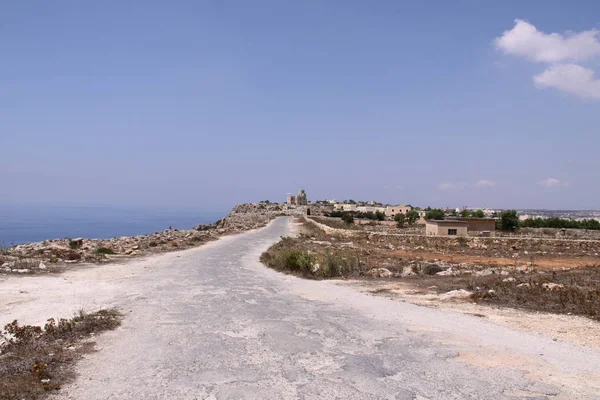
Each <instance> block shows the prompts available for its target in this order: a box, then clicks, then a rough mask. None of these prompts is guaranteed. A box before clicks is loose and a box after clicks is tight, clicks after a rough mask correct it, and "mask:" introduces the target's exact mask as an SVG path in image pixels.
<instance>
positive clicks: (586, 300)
mask: <svg viewBox="0 0 600 400" xmlns="http://www.w3.org/2000/svg"><path fill="white" fill-rule="evenodd" d="M505 279H506V278H505V277H495V278H492V279H486V280H481V281H476V282H475V283H474V285H476V286H475V287H474V288H472V289H473V290H474V291H475V293H474V294H473V296H472V298H473V299H474V300H476V301H479V302H485V303H492V304H498V305H502V306H509V307H516V308H525V309H529V310H535V311H545V312H552V313H560V314H577V315H584V316H587V317H590V318H593V319H596V320H600V267H587V268H580V269H574V270H570V271H554V272H551V273H539V272H537V273H532V274H528V275H521V276H516V277H515V281H514V282H508V281H505Z"/></svg>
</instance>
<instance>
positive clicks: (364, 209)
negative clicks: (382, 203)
mask: <svg viewBox="0 0 600 400" xmlns="http://www.w3.org/2000/svg"><path fill="white" fill-rule="evenodd" d="M356 211H360V212H364V213H367V212H372V213H376V212H382V213H385V207H373V206H358V207H356Z"/></svg>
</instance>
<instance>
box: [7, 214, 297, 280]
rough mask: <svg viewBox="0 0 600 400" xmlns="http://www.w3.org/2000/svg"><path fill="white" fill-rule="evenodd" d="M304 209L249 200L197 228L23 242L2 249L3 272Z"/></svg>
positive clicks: (179, 245)
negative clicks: (212, 221) (131, 234)
mask: <svg viewBox="0 0 600 400" xmlns="http://www.w3.org/2000/svg"><path fill="white" fill-rule="evenodd" d="M302 212H303V210H301V209H294V210H288V209H286V207H285V205H281V204H265V203H248V204H240V205H237V206H235V207H234V208H233V209H232V210H231V212H230V213H229V215H228V216H227V217H225V218H223V219H222V220H219V221H217V222H215V223H212V224H207V225H198V226H196V227H195V228H193V229H186V230H177V229H168V230H165V231H163V232H155V233H151V234H147V235H140V236H120V237H115V238H112V239H87V238H65V239H49V240H45V241H42V242H37V243H26V244H21V245H17V246H13V247H11V248H8V249H3V250H0V274H1V273H4V274H33V273H48V272H61V271H63V270H64V269H65V268H67V267H68V266H69V265H71V264H81V263H104V262H110V261H115V260H119V259H124V258H130V257H135V256H141V255H148V254H153V253H163V252H167V251H173V250H179V249H185V248H190V247H195V246H199V245H202V244H204V243H207V242H209V241H212V240H215V239H216V238H218V237H221V236H224V235H230V234H234V233H239V232H244V231H247V230H251V229H256V228H260V227H263V226H265V225H266V224H267V223H268V222H269V221H271V220H272V219H274V218H275V217H277V216H280V215H293V214H297V213H302Z"/></svg>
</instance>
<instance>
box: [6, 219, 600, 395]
mask: <svg viewBox="0 0 600 400" xmlns="http://www.w3.org/2000/svg"><path fill="white" fill-rule="evenodd" d="M289 229H290V224H289V219H287V218H280V219H278V220H276V221H275V222H273V223H272V224H270V225H269V226H268V227H266V228H264V229H262V230H258V231H254V232H249V233H246V234H243V235H239V236H233V237H227V238H224V239H222V240H219V241H217V242H214V243H210V244H208V245H206V246H203V247H201V248H198V249H192V250H186V251H182V252H177V253H170V254H166V255H162V256H156V257H153V258H150V259H147V260H141V261H137V262H132V263H130V264H125V265H118V266H116V265H113V266H102V267H98V268H93V269H90V270H80V271H74V272H69V273H66V274H64V275H61V276H59V277H42V278H16V277H15V278H9V279H7V280H5V281H3V282H0V295H1V296H2V297H0V300H1V301H2V302H1V303H0V310H1V311H2V318H1V319H0V322H1V323H4V322H7V321H9V320H10V319H12V318H13V317H15V316H17V315H23V316H24V318H25V320H26V321H29V322H36V321H40V320H42V321H43V320H44V319H45V318H46V317H48V316H54V315H56V314H57V313H63V314H64V313H65V312H67V311H69V310H71V311H72V310H73V309H76V308H78V307H79V306H87V307H88V308H94V307H97V306H100V305H103V306H112V305H117V306H119V307H121V308H122V309H123V310H125V311H126V312H127V316H126V319H125V320H124V323H123V326H122V327H121V328H119V329H118V330H116V331H113V332H109V333H106V334H102V335H101V336H100V337H99V338H98V340H97V349H98V351H97V352H95V353H92V354H88V355H86V358H85V359H84V360H82V361H81V362H80V363H79V364H78V368H77V369H78V372H79V374H80V375H79V377H78V379H77V380H76V382H75V383H73V384H71V385H68V386H67V387H65V388H63V389H62V390H61V391H60V392H58V393H57V394H56V395H55V397H53V398H58V399H136V400H137V399H317V398H319V399H321V398H322V399H361V400H362V399H444V400H447V399H517V398H523V399H532V398H533V399H594V398H600V375H599V374H598V371H600V353H598V352H597V351H594V350H591V349H589V348H585V347H580V346H577V345H574V344H569V343H565V342H555V341H553V340H552V338H549V337H545V336H542V335H534V334H529V333H523V332H519V331H513V330H511V329H509V328H507V327H501V326H498V325H494V324H492V323H490V322H487V321H485V320H482V319H481V318H478V317H475V316H469V315H463V314H460V313H458V312H451V311H450V312H448V311H440V310H435V309H429V308H425V307H419V306H416V305H412V304H408V303H402V302H398V301H391V300H388V299H385V298H380V297H375V296H368V295H365V294H362V293H358V292H356V291H355V290H353V289H351V288H348V287H341V286H339V285H336V284H334V283H332V282H326V281H322V282H314V281H305V280H301V279H298V278H295V277H290V276H286V275H282V274H279V273H276V272H274V271H271V270H268V269H266V268H265V267H263V266H262V265H261V264H260V263H259V262H258V257H259V255H260V253H261V252H262V251H264V250H265V249H266V248H267V247H268V246H269V245H270V244H272V243H274V242H275V241H277V240H278V239H279V237H280V236H281V235H284V234H286V233H288V232H289ZM42 285H46V290H45V291H44V287H43V286H42ZM48 285H50V286H48ZM17 287H19V288H21V290H23V291H26V292H27V293H19V294H14V293H13V292H12V291H13V290H15V289H16V288H17ZM19 296H20V297H19ZM8 303H11V304H8ZM50 311H52V312H50ZM44 313H46V314H44ZM48 313H49V314H48ZM61 316H67V315H61Z"/></svg>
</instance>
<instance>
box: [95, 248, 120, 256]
mask: <svg viewBox="0 0 600 400" xmlns="http://www.w3.org/2000/svg"><path fill="white" fill-rule="evenodd" d="M96 254H98V255H107V254H115V252H114V251H113V250H112V249H109V248H108V247H99V248H98V249H96Z"/></svg>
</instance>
